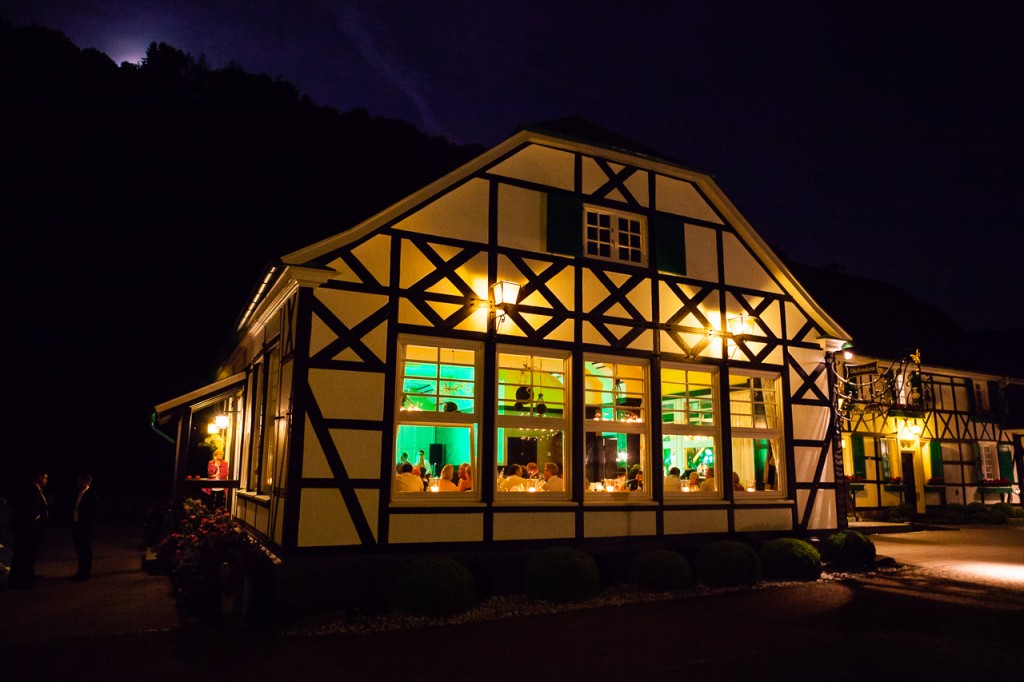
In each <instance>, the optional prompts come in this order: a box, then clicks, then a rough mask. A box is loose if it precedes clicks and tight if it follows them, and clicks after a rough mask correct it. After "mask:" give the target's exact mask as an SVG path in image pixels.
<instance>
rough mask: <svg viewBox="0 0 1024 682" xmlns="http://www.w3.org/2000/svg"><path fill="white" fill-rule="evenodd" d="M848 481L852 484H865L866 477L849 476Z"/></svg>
mask: <svg viewBox="0 0 1024 682" xmlns="http://www.w3.org/2000/svg"><path fill="white" fill-rule="evenodd" d="M846 480H847V481H849V482H850V483H863V482H864V477H863V476H847V477H846Z"/></svg>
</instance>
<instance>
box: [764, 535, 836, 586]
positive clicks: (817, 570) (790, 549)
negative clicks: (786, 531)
mask: <svg viewBox="0 0 1024 682" xmlns="http://www.w3.org/2000/svg"><path fill="white" fill-rule="evenodd" d="M760 556H761V568H762V570H763V571H764V577H766V578H768V579H769V580H817V579H818V578H820V577H821V555H820V554H818V550H816V549H814V546H813V545H811V544H810V543H809V542H804V541H803V540H798V539H796V538H778V539H775V540H769V541H768V542H766V543H764V544H763V545H762V546H761V552H760Z"/></svg>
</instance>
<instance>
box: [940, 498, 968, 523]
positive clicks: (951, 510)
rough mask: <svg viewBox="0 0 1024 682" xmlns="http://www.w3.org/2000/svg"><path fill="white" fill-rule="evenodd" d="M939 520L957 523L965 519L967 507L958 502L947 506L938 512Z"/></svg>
mask: <svg viewBox="0 0 1024 682" xmlns="http://www.w3.org/2000/svg"><path fill="white" fill-rule="evenodd" d="M939 516H940V518H942V519H944V520H947V521H954V522H959V521H963V520H964V519H965V518H967V507H965V506H964V505H962V504H960V503H959V502H953V503H950V504H947V505H946V506H944V507H942V509H940V510H939Z"/></svg>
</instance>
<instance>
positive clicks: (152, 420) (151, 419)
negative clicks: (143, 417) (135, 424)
mask: <svg viewBox="0 0 1024 682" xmlns="http://www.w3.org/2000/svg"><path fill="white" fill-rule="evenodd" d="M149 428H151V429H153V431H154V432H156V434H157V435H158V436H160V437H161V438H163V439H164V440H166V441H167V442H168V443H170V444H171V445H174V439H173V438H171V437H170V436H168V435H167V434H166V433H164V432H163V431H161V430H160V429H158V428H157V427H156V412H154V413H153V414H151V415H150V416H149Z"/></svg>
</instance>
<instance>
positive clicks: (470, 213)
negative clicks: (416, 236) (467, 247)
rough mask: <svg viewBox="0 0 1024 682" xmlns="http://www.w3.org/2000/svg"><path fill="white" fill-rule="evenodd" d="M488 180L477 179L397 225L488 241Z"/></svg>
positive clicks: (448, 193)
mask: <svg viewBox="0 0 1024 682" xmlns="http://www.w3.org/2000/svg"><path fill="white" fill-rule="evenodd" d="M488 192H489V190H488V183H487V181H486V180H480V179H473V180H470V181H468V182H466V183H465V184H463V185H460V186H459V187H457V188H455V189H453V190H452V191H451V192H447V193H446V194H443V195H441V196H440V197H438V198H437V199H435V200H434V201H432V202H431V203H429V204H427V205H426V206H424V207H423V208H421V209H419V210H418V211H416V212H415V213H413V214H411V215H410V216H408V217H407V218H405V219H403V220H400V221H398V222H397V223H396V224H395V229H398V230H408V231H410V232H420V233H422V234H443V235H445V236H448V237H455V238H457V239H464V240H466V241H471V242H478V243H486V242H487V213H488V211H487V206H488V201H489V200H488Z"/></svg>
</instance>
